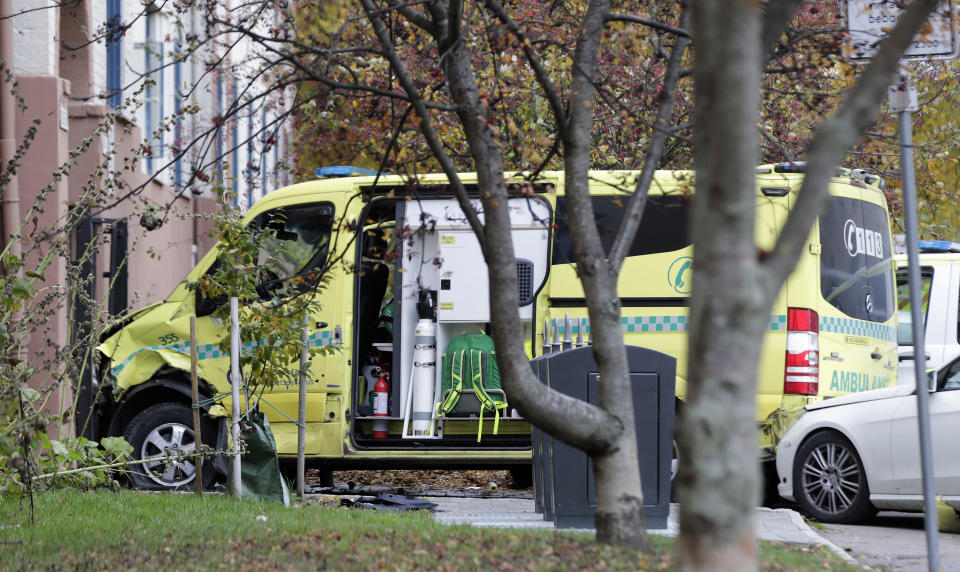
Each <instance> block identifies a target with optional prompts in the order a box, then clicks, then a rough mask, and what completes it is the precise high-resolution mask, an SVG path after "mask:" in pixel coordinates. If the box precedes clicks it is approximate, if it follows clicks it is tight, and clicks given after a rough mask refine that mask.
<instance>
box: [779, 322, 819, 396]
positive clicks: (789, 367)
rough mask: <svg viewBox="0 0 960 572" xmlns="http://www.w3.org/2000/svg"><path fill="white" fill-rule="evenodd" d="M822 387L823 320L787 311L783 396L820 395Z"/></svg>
mask: <svg viewBox="0 0 960 572" xmlns="http://www.w3.org/2000/svg"><path fill="white" fill-rule="evenodd" d="M819 385H820V318H819V316H817V313H816V312H814V311H813V310H808V309H806V308H788V309H787V356H786V362H785V364H784V367H783V393H784V394H792V395H816V394H817V390H818V387H819Z"/></svg>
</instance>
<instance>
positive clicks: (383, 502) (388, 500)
mask: <svg viewBox="0 0 960 572" xmlns="http://www.w3.org/2000/svg"><path fill="white" fill-rule="evenodd" d="M340 506H345V507H348V508H352V507H356V508H370V509H375V510H390V511H404V510H429V511H430V512H435V511H436V510H437V503H434V502H430V501H428V500H424V499H419V498H416V497H412V496H409V495H392V494H390V493H380V494H378V495H376V496H361V497H359V498H357V499H356V500H351V499H347V498H344V499H341V500H340Z"/></svg>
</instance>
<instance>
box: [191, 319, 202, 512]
mask: <svg viewBox="0 0 960 572" xmlns="http://www.w3.org/2000/svg"><path fill="white" fill-rule="evenodd" d="M197 385H198V384H197V317H196V316H190V394H191V401H192V403H193V407H192V409H193V447H194V451H196V450H197V449H198V448H199V447H200V445H201V444H202V443H203V437H202V436H201V433H200V408H199V407H198V406H197V402H198V401H199V400H200V390H199V388H198V387H197ZM194 464H195V465H196V467H197V472H196V475H197V476H196V489H197V494H200V493H202V492H203V457H198V458H197V459H194Z"/></svg>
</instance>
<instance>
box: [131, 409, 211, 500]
mask: <svg viewBox="0 0 960 572" xmlns="http://www.w3.org/2000/svg"><path fill="white" fill-rule="evenodd" d="M200 423H201V427H200V431H201V433H202V435H203V441H204V442H205V443H207V444H208V445H212V444H213V443H216V433H217V427H216V425H215V424H214V423H213V422H212V421H210V419H209V418H208V417H206V416H205V415H201V416H200ZM123 436H124V438H125V439H126V440H127V442H129V443H130V444H131V445H132V446H133V458H134V460H138V461H139V460H146V462H145V463H142V464H138V465H133V466H131V467H130V468H129V470H128V474H129V476H130V480H131V481H133V484H134V486H136V487H137V488H141V489H147V490H174V489H179V488H185V487H193V486H195V485H194V484H193V483H194V481H195V479H196V476H197V470H196V464H195V463H196V460H195V459H194V458H190V457H189V455H190V454H191V453H193V452H194V450H195V448H196V442H195V439H194V432H193V412H192V411H191V410H190V407H189V406H188V405H185V404H183V403H177V402H169V403H158V404H156V405H152V406H150V407H148V408H146V409H144V410H143V411H141V412H140V413H138V414H137V415H136V416H135V417H134V418H133V419H132V420H131V421H130V423H129V424H128V425H127V427H126V429H125V430H124V432H123ZM215 476H216V475H215V470H214V467H213V463H212V462H210V461H209V460H207V461H205V462H204V464H203V485H204V488H209V487H210V486H212V485H213V481H214V478H215Z"/></svg>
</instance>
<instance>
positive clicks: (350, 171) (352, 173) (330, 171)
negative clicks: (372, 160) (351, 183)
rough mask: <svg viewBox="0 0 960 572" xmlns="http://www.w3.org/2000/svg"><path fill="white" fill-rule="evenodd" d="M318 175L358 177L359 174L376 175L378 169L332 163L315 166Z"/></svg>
mask: <svg viewBox="0 0 960 572" xmlns="http://www.w3.org/2000/svg"><path fill="white" fill-rule="evenodd" d="M316 174H317V176H318V177H359V176H361V175H376V174H378V171H374V170H372V169H364V168H362V167H350V166H348V165H333V166H330V167H317V171H316Z"/></svg>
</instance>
